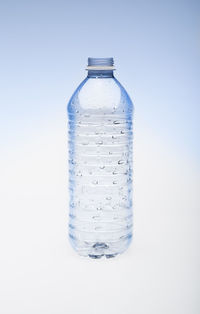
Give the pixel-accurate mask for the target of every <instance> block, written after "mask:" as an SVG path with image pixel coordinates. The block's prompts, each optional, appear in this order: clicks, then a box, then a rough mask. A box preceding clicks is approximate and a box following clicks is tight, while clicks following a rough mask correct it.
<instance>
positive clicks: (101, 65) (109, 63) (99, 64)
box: [87, 58, 115, 70]
mask: <svg viewBox="0 0 200 314" xmlns="http://www.w3.org/2000/svg"><path fill="white" fill-rule="evenodd" d="M114 69H115V68H114V60H113V58H88V66H87V70H114Z"/></svg>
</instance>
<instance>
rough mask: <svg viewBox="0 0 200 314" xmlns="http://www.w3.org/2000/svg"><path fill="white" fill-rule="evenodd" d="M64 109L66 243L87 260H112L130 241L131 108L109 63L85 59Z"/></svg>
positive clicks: (112, 66)
mask: <svg viewBox="0 0 200 314" xmlns="http://www.w3.org/2000/svg"><path fill="white" fill-rule="evenodd" d="M87 70H88V76H87V77H86V79H85V80H84V81H83V82H82V83H81V84H80V85H79V86H78V88H77V89H76V91H75V92H74V94H73V95H72V97H71V99H70V101H69V104H68V122H69V195H70V204H69V207H70V212H69V238H70V242H71V244H72V246H73V248H74V249H75V250H76V251H77V252H78V253H79V254H80V255H83V256H89V257H91V258H100V257H102V256H106V257H107V258H110V257H114V256H116V255H117V254H119V253H122V252H123V251H125V250H126V249H127V247H128V245H129V243H130V242H131V238H132V137H133V130H132V116H133V104H132V101H131V99H130V97H129V96H128V94H127V92H126V91H125V89H124V88H123V87H122V85H121V84H120V83H119V82H118V81H117V79H116V78H115V77H114V75H113V70H114V62H113V58H88V66H87Z"/></svg>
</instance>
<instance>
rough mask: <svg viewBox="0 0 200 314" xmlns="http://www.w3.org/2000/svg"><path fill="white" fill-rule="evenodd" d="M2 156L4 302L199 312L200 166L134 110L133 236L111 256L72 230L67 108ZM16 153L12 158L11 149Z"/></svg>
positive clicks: (20, 307) (90, 310) (3, 308)
mask: <svg viewBox="0 0 200 314" xmlns="http://www.w3.org/2000/svg"><path fill="white" fill-rule="evenodd" d="M43 122H44V124H43V125H42V126H40V125H39V126H38V130H37V132H36V133H35V134H33V135H32V138H28V137H27V142H24V141H23V143H22V144H21V146H18V147H15V154H14V155H13V154H12V153H11V152H9V151H8V150H7V151H4V157H5V158H4V161H3V163H1V165H2V169H1V176H3V180H2V182H3V183H2V186H1V191H2V202H1V214H0V215H1V216H0V240H1V268H0V272H1V280H0V297H1V302H0V312H1V313H3V314H27V313H28V314H32V313H33V314H35V313H42V314H43V313H46V314H58V313H59V314H64V313H70V314H81V313H87V314H100V313H109V314H121V313H124V314H129V313H130V314H133V313H135V314H143V313H144V314H146V313H149V314H150V313H152V314H155V313H166V314H168V313H170V314H177V313H181V314H183V313H184V314H186V313H188V314H189V313H190V314H191V313H195V314H197V313H199V309H200V308H199V304H198V293H199V290H198V286H199V285H198V283H199V267H198V266H199V253H198V250H197V248H198V239H199V211H198V209H197V205H196V204H197V203H198V199H197V186H198V185H197V180H198V175H197V169H195V168H193V166H192V164H191V162H190V160H187V159H184V158H182V155H181V152H179V153H178V152H177V151H176V150H175V149H174V148H173V147H168V146H167V145H166V144H165V145H164V143H162V142H161V141H160V139H159V137H157V136H155V134H152V133H151V132H150V131H149V130H147V129H145V127H144V126H142V125H141V123H139V121H138V120H137V115H136V120H135V139H134V147H135V150H134V153H135V154H134V238H133V242H132V244H131V246H130V248H129V249H128V251H127V252H125V253H124V254H123V255H121V256H119V257H116V258H114V259H111V260H106V259H102V260H91V259H89V258H82V257H79V256H78V255H77V254H76V253H75V252H74V251H73V250H72V249H71V247H70V245H69V243H68V238H67V231H68V230H67V220H68V199H67V145H66V142H67V136H66V133H67V132H66V116H64V114H63V115H57V117H54V119H52V121H48V122H47V121H46V122H45V121H43ZM8 156H9V158H8Z"/></svg>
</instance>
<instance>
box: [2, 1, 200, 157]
mask: <svg viewBox="0 0 200 314" xmlns="http://www.w3.org/2000/svg"><path fill="white" fill-rule="evenodd" d="M199 11H200V4H199V1H189V0H188V1H9V0H8V1H4V2H2V1H1V4H0V12H1V13H0V14H1V18H0V20H1V22H0V23H1V28H0V32H1V60H0V67H1V82H0V84H1V93H0V104H1V119H2V120H1V127H3V130H4V128H5V131H3V136H4V138H5V141H6V142H5V144H6V145H9V144H11V145H12V142H13V141H14V142H15V143H16V142H17V141H22V140H23V137H24V136H28V133H29V132H34V128H35V126H36V125H40V124H42V123H43V119H48V116H52V115H55V114H57V113H63V106H64V98H65V99H66V100H67V99H69V97H70V95H71V93H72V92H73V90H74V89H75V87H76V86H77V85H78V84H79V83H80V81H81V80H82V79H83V78H84V76H85V74H86V73H85V72H84V67H85V66H86V60H87V57H88V56H113V57H114V58H115V63H116V67H117V72H116V76H117V77H118V78H119V79H120V81H121V82H122V83H123V84H124V86H125V87H126V88H127V90H128V92H129V94H130V95H131V97H132V98H133V100H134V102H135V106H136V123H137V121H141V122H142V123H144V124H145V126H146V127H147V128H149V129H150V130H151V131H152V132H155V134H157V135H158V136H161V137H162V140H163V141H167V142H170V143H171V144H172V145H173V146H174V148H175V149H178V150H180V151H181V153H182V154H183V155H184V154H186V155H189V157H190V158H192V160H193V161H194V162H196V161H197V154H198V156H199V152H200V151H199V148H197V146H198V147H199V145H197V135H198V133H199V125H198V122H199V121H198V118H199V115H200V109H199V93H198V88H199V86H198V83H199V80H198V78H199V74H200V73H199V72H200V71H199V62H198V59H199V57H200V53H199V50H200V42H199V34H200V28H199ZM5 133H6V134H7V136H6V137H5ZM24 133H26V134H24Z"/></svg>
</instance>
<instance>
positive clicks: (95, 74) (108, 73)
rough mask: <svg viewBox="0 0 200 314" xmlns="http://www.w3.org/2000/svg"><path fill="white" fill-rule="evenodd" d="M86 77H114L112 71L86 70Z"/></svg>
mask: <svg viewBox="0 0 200 314" xmlns="http://www.w3.org/2000/svg"><path fill="white" fill-rule="evenodd" d="M88 77H93V78H108V77H114V75H113V70H88Z"/></svg>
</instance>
